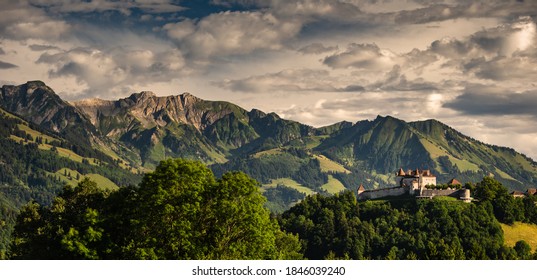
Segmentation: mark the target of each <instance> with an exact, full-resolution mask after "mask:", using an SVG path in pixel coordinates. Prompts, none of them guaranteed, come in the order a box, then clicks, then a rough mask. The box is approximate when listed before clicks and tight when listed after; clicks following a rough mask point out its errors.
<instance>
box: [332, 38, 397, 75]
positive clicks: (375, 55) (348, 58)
mask: <svg viewBox="0 0 537 280" xmlns="http://www.w3.org/2000/svg"><path fill="white" fill-rule="evenodd" d="M396 60H397V55H395V54H394V53H392V52H390V51H389V50H384V49H381V48H379V47H378V46H377V45H375V44H350V45H349V46H348V47H347V49H346V50H345V51H344V52H340V53H337V54H334V55H331V56H327V57H326V58H325V59H324V60H323V63H324V64H325V65H327V66H330V67H332V68H351V67H352V68H357V69H368V70H373V71H375V70H387V69H391V68H392V67H393V66H394V65H395V64H396Z"/></svg>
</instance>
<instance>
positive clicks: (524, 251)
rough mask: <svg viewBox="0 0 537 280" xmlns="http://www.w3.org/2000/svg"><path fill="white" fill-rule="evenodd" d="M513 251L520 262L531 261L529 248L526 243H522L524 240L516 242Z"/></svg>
mask: <svg viewBox="0 0 537 280" xmlns="http://www.w3.org/2000/svg"><path fill="white" fill-rule="evenodd" d="M514 249H515V251H516V253H517V255H518V258H519V259H521V260H529V259H531V247H530V245H529V244H528V243H527V242H526V241H524V240H519V241H517V242H516V243H515V247H514Z"/></svg>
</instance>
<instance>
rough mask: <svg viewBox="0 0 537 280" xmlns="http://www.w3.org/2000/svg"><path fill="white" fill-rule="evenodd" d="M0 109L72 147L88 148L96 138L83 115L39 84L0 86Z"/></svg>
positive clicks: (93, 129) (42, 84)
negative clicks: (58, 135) (52, 134)
mask: <svg viewBox="0 0 537 280" xmlns="http://www.w3.org/2000/svg"><path fill="white" fill-rule="evenodd" d="M0 106H1V107H2V108H3V109H5V110H7V111H9V112H12V113H15V114H17V115H19V116H21V117H23V118H25V119H26V120H28V121H30V122H33V123H35V124H37V125H39V126H41V127H43V128H45V129H48V130H51V131H54V132H56V133H59V134H60V135H62V136H64V137H65V138H67V139H69V140H71V141H73V142H75V143H79V144H83V145H88V146H89V145H91V141H92V140H94V139H95V137H97V136H98V135H99V133H98V132H97V131H96V130H95V127H94V126H93V125H92V124H91V122H90V120H89V119H88V118H87V117H86V115H85V114H84V113H82V112H81V111H80V110H79V109H77V108H76V107H73V106H71V104H69V103H68V102H65V101H63V100H62V99H61V98H60V97H59V96H58V95H56V93H55V92H54V91H53V90H52V89H51V88H50V87H48V86H47V85H45V84H44V83H43V82H41V81H32V82H28V83H26V84H23V85H19V86H3V87H2V91H1V93H0Z"/></svg>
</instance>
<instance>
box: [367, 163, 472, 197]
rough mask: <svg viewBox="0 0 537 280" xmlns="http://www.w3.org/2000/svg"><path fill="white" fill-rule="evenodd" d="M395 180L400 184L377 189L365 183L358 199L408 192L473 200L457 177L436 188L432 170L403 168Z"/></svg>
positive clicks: (423, 195) (418, 194)
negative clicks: (366, 186) (405, 169)
mask: <svg viewBox="0 0 537 280" xmlns="http://www.w3.org/2000/svg"><path fill="white" fill-rule="evenodd" d="M395 176H396V177H395V181H396V183H397V185H398V186H396V187H393V188H383V189H376V190H366V189H365V188H364V186H363V185H360V187H359V188H358V199H359V200H366V199H375V198H382V197H387V196H400V195H403V194H408V195H412V196H415V197H416V198H429V199H431V198H433V197H435V196H451V197H456V198H459V199H461V200H463V201H464V202H470V201H472V198H471V197H470V190H468V189H461V188H460V185H461V183H460V182H459V181H457V180H456V179H452V180H451V181H449V183H448V185H449V188H447V189H436V188H435V187H436V176H435V175H434V174H432V173H431V171H430V170H419V169H416V170H408V171H407V172H405V171H404V170H403V169H402V168H401V169H399V171H398V172H396V173H395Z"/></svg>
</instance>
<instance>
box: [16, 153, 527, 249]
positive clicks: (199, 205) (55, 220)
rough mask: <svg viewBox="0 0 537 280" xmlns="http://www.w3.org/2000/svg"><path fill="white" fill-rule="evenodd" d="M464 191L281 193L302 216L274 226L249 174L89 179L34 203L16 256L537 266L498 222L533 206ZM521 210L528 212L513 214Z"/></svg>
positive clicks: (489, 184)
mask: <svg viewBox="0 0 537 280" xmlns="http://www.w3.org/2000/svg"><path fill="white" fill-rule="evenodd" d="M468 187H470V188H472V190H473V193H474V197H476V198H477V199H478V200H479V201H476V202H474V203H468V204H467V203H462V202H459V201H450V200H441V199H432V200H416V199H414V198H406V199H405V198H400V199H395V200H377V201H365V202H358V201H357V200H356V197H355V196H354V193H353V192H350V191H347V192H343V193H340V194H338V195H334V196H323V195H320V194H317V195H313V196H308V197H306V198H305V199H303V200H302V201H301V202H298V201H293V200H294V199H299V198H300V196H298V195H297V194H296V193H293V192H294V191H290V190H289V189H288V188H285V187H283V186H279V187H277V188H274V189H272V190H270V191H268V193H267V195H268V196H269V197H270V196H275V197H281V195H282V194H289V195H290V196H293V197H294V199H293V200H281V201H280V202H281V203H282V204H283V203H296V205H295V206H293V207H292V208H291V209H289V210H288V211H286V212H284V213H283V214H281V215H278V216H276V217H271V215H270V213H269V211H268V210H267V209H266V208H265V207H264V206H263V204H264V203H265V198H264V197H263V196H262V195H261V194H260V193H259V184H258V183H257V182H256V181H254V180H253V179H251V178H250V177H248V176H247V175H245V174H244V173H240V172H231V173H225V174H224V175H223V176H222V177H221V178H220V179H217V178H216V177H215V176H214V175H213V173H212V172H211V171H210V169H208V168H207V167H205V166H204V165H202V164H201V163H199V162H194V161H187V160H181V159H177V160H167V161H163V162H161V164H160V165H159V166H158V167H157V169H156V170H155V171H154V172H152V173H148V174H146V175H145V176H144V178H143V180H142V182H141V183H140V185H139V186H137V187H133V186H131V187H126V188H121V189H120V190H118V191H113V192H110V191H103V190H101V189H99V188H98V187H97V186H96V184H95V183H93V182H91V181H89V180H84V181H82V182H81V183H79V185H78V186H77V187H69V186H67V187H64V189H63V190H62V191H61V193H60V194H59V195H58V197H57V198H55V199H54V202H53V203H52V205H51V206H42V205H39V204H37V203H35V202H32V203H30V204H28V205H27V206H26V207H24V208H23V210H22V211H21V214H20V215H19V216H18V217H17V223H16V226H15V230H14V233H13V236H12V240H13V244H12V247H11V252H10V255H9V257H10V258H13V259H51V258H54V259H301V258H307V259H461V260H462V259H537V253H532V252H531V248H530V247H529V245H528V244H527V243H526V242H524V241H519V242H517V243H516V245H515V246H514V247H508V246H506V245H505V244H504V237H503V231H502V229H501V226H500V223H499V222H498V220H500V221H502V222H507V221H508V220H507V219H506V217H511V215H512V216H513V217H514V220H520V221H524V222H532V223H535V222H536V221H535V220H533V219H534V218H533V217H534V216H533V215H534V214H535V213H536V211H537V210H536V206H535V203H532V204H531V205H530V204H529V203H527V204H525V203H526V200H524V199H519V200H517V199H514V198H512V197H511V196H510V195H508V194H507V195H506V193H507V191H506V190H507V189H506V188H505V187H504V186H503V185H501V183H499V182H497V181H496V180H494V179H493V178H490V177H485V178H484V179H483V181H481V182H479V183H478V184H476V185H468ZM508 197H510V199H509V198H508ZM519 201H522V202H523V203H522V205H524V207H526V208H524V209H523V210H522V208H521V209H518V210H517V208H516V207H514V205H518V204H519V203H520V202H519ZM527 201H529V200H527ZM297 202H298V203H297ZM520 211H522V212H520ZM520 213H522V214H520ZM523 217H524V218H523Z"/></svg>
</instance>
